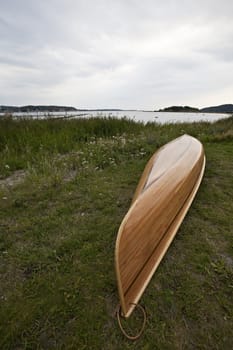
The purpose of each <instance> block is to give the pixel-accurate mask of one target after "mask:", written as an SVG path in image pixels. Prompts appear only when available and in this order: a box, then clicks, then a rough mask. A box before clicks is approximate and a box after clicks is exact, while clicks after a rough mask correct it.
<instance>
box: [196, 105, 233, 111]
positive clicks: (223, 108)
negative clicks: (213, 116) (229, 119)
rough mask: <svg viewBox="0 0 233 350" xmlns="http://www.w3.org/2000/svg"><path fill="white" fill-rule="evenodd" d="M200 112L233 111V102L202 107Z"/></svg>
mask: <svg viewBox="0 0 233 350" xmlns="http://www.w3.org/2000/svg"><path fill="white" fill-rule="evenodd" d="M200 112H203V113H233V104H226V105H220V106H213V107H206V108H202V109H200Z"/></svg>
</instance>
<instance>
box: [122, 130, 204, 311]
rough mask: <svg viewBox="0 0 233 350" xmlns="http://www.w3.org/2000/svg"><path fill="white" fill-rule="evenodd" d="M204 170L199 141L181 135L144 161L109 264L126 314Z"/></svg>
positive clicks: (159, 258) (169, 241)
mask: <svg viewBox="0 0 233 350" xmlns="http://www.w3.org/2000/svg"><path fill="white" fill-rule="evenodd" d="M204 169H205V155H204V150H203V146H202V144H201V143H200V142H199V141H198V140H197V139H195V138H193V137H191V136H189V135H183V136H181V137H179V138H178V139H175V140H174V141H172V142H170V143H168V144H167V145H165V146H163V147H162V148H161V149H159V150H158V151H157V152H156V153H155V154H154V155H153V156H152V158H151V159H150V160H149V162H148V164H147V166H146V168H145V171H144V173H143V175H142V177H141V180H140V182H139V185H138V188H137V189H136V192H135V196H134V198H133V202H132V205H131V207H130V209H129V211H128V213H127V214H126V216H125V218H124V219H123V221H122V223H121V226H120V228H119V231H118V235H117V241H116V248H115V269H116V277H117V284H118V292H119V297H120V305H121V312H122V315H123V316H124V317H129V316H130V314H131V313H132V311H133V309H134V307H135V304H137V303H138V301H139V299H140V297H141V296H142V294H143V292H144V290H145V288H146V287H147V285H148V283H149V281H150V279H151V278H152V276H153V274H154V272H155V270H156V269H157V267H158V266H159V263H160V262H161V260H162V258H163V256H164V255H165V253H166V251H167V249H168V247H169V245H170V244H171V242H172V240H173V238H174V237H175V234H176V232H177V231H178V229H179V226H180V225H181V223H182V221H183V219H184V217H185V215H186V213H187V211H188V209H189V207H190V205H191V203H192V201H193V199H194V197H195V195H196V193H197V190H198V188H199V186H200V183H201V180H202V177H203V173H204Z"/></svg>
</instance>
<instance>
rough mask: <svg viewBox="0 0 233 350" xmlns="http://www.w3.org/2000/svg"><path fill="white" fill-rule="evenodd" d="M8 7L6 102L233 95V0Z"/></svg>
mask: <svg viewBox="0 0 233 350" xmlns="http://www.w3.org/2000/svg"><path fill="white" fill-rule="evenodd" d="M0 9H1V11H0V77H1V79H0V87H1V91H2V93H1V101H0V104H27V103H35V104H36V103H38V104H39V103H49V104H52V103H53V104H69V105H70V104H73V105H75V106H77V107H90V108H94V107H121V108H159V107H164V106H166V105H170V104H193V105H197V106H201V105H206V104H208V105H209V104H218V103H227V102H228V103H232V101H230V98H232V97H231V95H232V91H233V73H232V72H233V46H232V42H233V40H232V39H233V27H232V20H231V16H232V13H233V2H232V1H231V0H223V1H221V2H219V1H215V0H212V1H210V0H206V1H204V2H203V1H200V0H196V1H190V0H186V1H184V0H179V1H178V0H173V1H172V0H170V1H169V0H164V1H163V2H161V1H157V0H145V1H141V0H140V1H139V0H127V1H125V0H118V1H115V0H99V1H95V0H40V1H31V0H21V1H17V0H8V1H4V0H0ZM211 96H212V97H211ZM205 101H206V102H205Z"/></svg>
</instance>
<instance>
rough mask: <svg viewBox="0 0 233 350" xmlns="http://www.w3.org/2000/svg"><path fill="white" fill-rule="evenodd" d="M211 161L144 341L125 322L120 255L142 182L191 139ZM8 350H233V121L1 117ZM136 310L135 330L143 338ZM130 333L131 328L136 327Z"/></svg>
mask: <svg viewBox="0 0 233 350" xmlns="http://www.w3.org/2000/svg"><path fill="white" fill-rule="evenodd" d="M184 133H188V134H191V135H193V136H195V137H197V138H198V139H200V140H201V141H202V142H203V144H204V148H205V152H206V156H207V165H206V172H205V176H204V179H203V182H202V185H201V187H200V190H199V192H198V194H197V197H196V199H195V201H194V203H193V205H192V207H191V209H190V211H189V213H188V215H187V217H186V218H185V220H184V222H183V224H182V226H181V228H180V230H179V232H178V234H177V236H176V238H175V240H174V242H173V244H172V246H171V247H170V248H169V251H168V253H167V254H166V256H165V258H164V259H163V261H162V263H161V264H160V267H159V269H158V270H157V272H156V274H155V275H154V277H153V278H152V280H151V282H150V284H149V286H148V288H147V289H146V291H145V293H144V295H143V297H142V299H141V301H140V303H141V304H142V305H145V307H146V311H147V316H148V319H147V324H146V329H145V331H144V334H143V336H142V337H141V338H140V339H139V340H138V341H136V342H130V341H128V340H126V339H125V338H124V337H123V336H122V334H121V332H120V330H119V327H118V325H117V321H116V317H115V309H116V306H117V304H118V295H117V289H116V281H115V273H114V247H115V239H116V235H117V230H118V227H119V225H120V223H121V221H122V219H123V217H124V215H125V213H126V212H127V209H128V208H129V205H130V200H131V198H132V196H133V192H134V190H135V188H136V185H137V183H138V180H139V177H140V175H141V173H142V171H143V169H144V166H145V164H146V162H147V161H148V159H149V158H150V156H151V155H152V154H153V153H154V151H155V149H157V148H158V147H159V146H161V145H162V144H164V143H166V142H168V141H170V140H171V139H173V138H175V137H177V136H179V135H181V134H184ZM0 153H1V157H0V174H1V178H0V281H1V282H0V305H1V306H0V348H1V349H79V350H81V349H106V350H111V349H116V350H118V349H140V350H141V349H144V350H150V349H166V350H167V349H171V350H174V349H183V348H184V349H201V350H202V349H216V350H217V349H224V350H225V349H231V348H232V342H233V304H232V294H233V293H232V291H233V284H232V280H233V279H232V277H233V258H232V256H233V239H232V237H233V225H232V212H233V202H232V198H233V178H232V173H233V163H232V157H233V117H230V118H229V119H225V120H221V121H218V122H216V123H213V124H210V123H193V124H176V125H174V124H168V125H157V124H155V123H147V124H146V125H144V124H140V123H135V122H133V121H129V120H127V119H123V120H117V119H115V118H103V119H98V118H93V119H90V120H85V119H81V120H41V121H39V120H34V121H30V120H21V121H19V122H18V121H16V120H11V119H10V118H9V119H8V118H5V119H1V120H0ZM141 322H142V320H141V318H140V315H139V314H138V313H137V311H135V313H134V314H133V315H132V317H131V318H130V319H129V320H128V321H127V323H125V322H124V325H125V327H126V328H127V329H129V328H130V329H132V330H133V332H135V333H136V332H137V329H138V327H140V324H141ZM129 331H130V330H129Z"/></svg>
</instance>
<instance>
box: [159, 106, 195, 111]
mask: <svg viewBox="0 0 233 350" xmlns="http://www.w3.org/2000/svg"><path fill="white" fill-rule="evenodd" d="M158 112H199V109H198V108H195V107H189V106H171V107H166V108H163V109H159V110H158Z"/></svg>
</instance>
